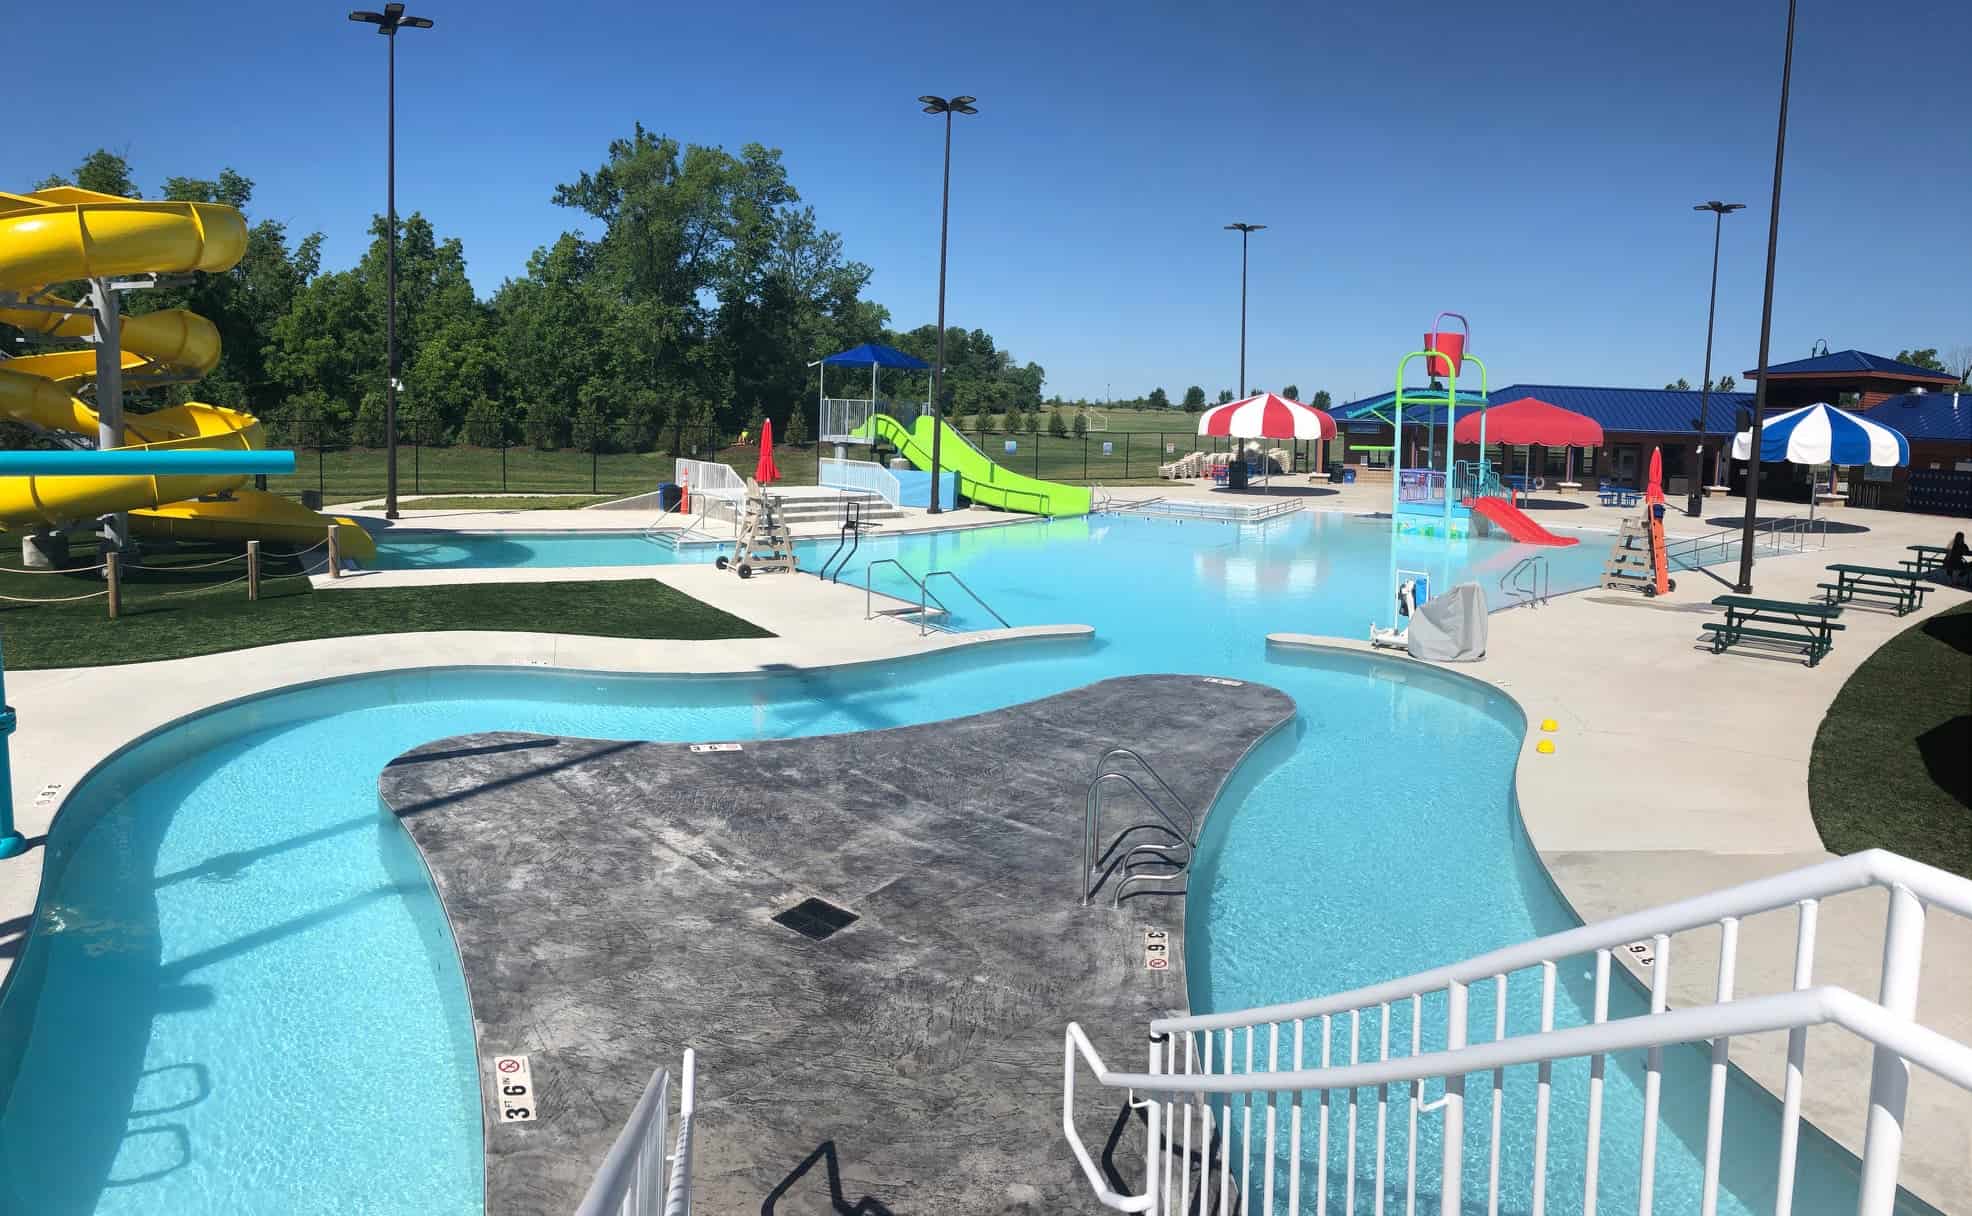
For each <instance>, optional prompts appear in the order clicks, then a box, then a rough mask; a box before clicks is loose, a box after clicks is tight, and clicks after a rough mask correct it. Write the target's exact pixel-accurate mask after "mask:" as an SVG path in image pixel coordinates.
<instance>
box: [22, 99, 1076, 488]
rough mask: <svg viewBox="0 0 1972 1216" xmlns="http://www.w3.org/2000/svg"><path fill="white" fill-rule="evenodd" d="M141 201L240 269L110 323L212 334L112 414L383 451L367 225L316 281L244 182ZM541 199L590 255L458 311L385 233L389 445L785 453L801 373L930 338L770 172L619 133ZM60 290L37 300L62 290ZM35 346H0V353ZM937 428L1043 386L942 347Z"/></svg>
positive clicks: (439, 252)
mask: <svg viewBox="0 0 1972 1216" xmlns="http://www.w3.org/2000/svg"><path fill="white" fill-rule="evenodd" d="M68 184H73V185H77V186H80V187H83V188H84V189H88V190H95V191H100V192H102V193H105V194H116V195H123V196H126V197H131V198H141V197H145V195H144V193H143V192H142V190H141V189H140V187H139V185H138V183H137V182H135V181H134V180H133V179H132V175H131V171H130V166H129V163H128V161H127V160H126V159H125V158H124V157H122V156H119V155H117V154H114V153H111V152H109V151H106V150H98V151H96V152H94V153H91V154H90V155H89V156H88V157H86V158H84V160H83V161H82V163H81V164H80V165H79V166H77V167H76V169H75V171H74V172H73V173H71V174H66V175H58V176H54V177H50V178H47V179H45V180H43V181H41V182H38V183H36V186H35V188H36V189H44V188H47V187H49V186H55V185H68ZM151 197H157V198H163V199H167V200H172V201H180V202H218V203H225V204H227V205H229V206H233V207H236V208H239V209H240V210H241V211H242V212H243V213H246V215H247V217H248V231H249V235H248V242H247V250H246V254H245V256H244V257H242V258H241V260H240V263H239V265H237V266H236V267H234V268H233V269H232V270H229V271H226V272H224V273H221V274H202V275H197V276H194V277H193V278H192V279H191V280H190V281H188V282H182V283H162V284H160V286H158V287H157V288H156V289H153V290H147V291H136V292H129V293H126V294H125V296H124V303H125V307H126V309H127V310H128V311H129V312H131V313H142V312H151V311H155V310H158V309H164V308H188V309H191V310H192V311H194V312H197V313H198V314H200V315H201V316H204V317H206V318H208V319H209V320H211V321H212V322H213V323H214V324H215V325H217V326H218V328H219V331H220V335H221V338H222V341H223V343H224V346H223V352H222V354H221V358H220V363H219V365H218V366H217V367H216V368H214V369H213V371H212V372H211V373H210V374H209V375H207V376H205V377H204V378H203V379H201V380H200V381H198V382H197V383H196V384H189V385H176V386H170V387H166V388H160V389H152V390H148V391H146V392H143V393H134V394H132V398H131V401H130V406H131V408H132V409H133V410H135V411H142V410H144V409H146V408H154V407H158V406H163V405H166V404H171V403H174V402H177V401H183V400H188V399H193V398H196V399H197V400H201V401H209V402H212V403H213V404H216V405H224V406H229V407H233V408H237V409H242V410H246V411H249V412H251V413H253V414H255V415H257V416H259V417H260V418H261V419H262V420H263V421H264V422H265V423H266V425H267V426H268V428H269V430H270V432H271V436H272V438H273V440H274V441H276V442H279V443H286V444H300V445H304V446H307V445H315V444H328V445H331V446H335V445H340V444H354V445H356V446H365V447H369V446H378V445H380V444H381V443H382V442H383V440H384V426H385V422H384V392H383V389H384V376H385V371H384V369H385V362H386V355H385V325H384V318H385V309H386V271H385V257H386V255H385V237H386V232H385V223H384V220H383V218H382V217H380V216H379V217H374V218H373V220H372V223H371V226H370V237H371V241H370V244H369V247H368V248H367V250H366V251H365V252H364V254H363V256H362V257H361V259H360V260H359V261H358V262H357V264H356V265H354V266H352V267H349V268H348V269H345V270H325V269H324V268H323V267H322V264H321V263H322V258H321V248H322V234H321V233H319V232H316V233H309V234H307V235H305V236H302V237H300V238H299V239H296V238H294V236H293V235H292V234H290V233H289V232H288V230H287V227H286V226H285V225H284V224H282V223H281V222H279V221H278V220H273V219H265V218H260V219H256V218H254V216H253V214H252V203H253V182H252V180H251V179H250V178H248V177H246V176H245V175H243V174H241V173H239V172H237V171H235V170H233V169H230V168H229V169H226V170H224V171H223V172H221V173H220V174H219V175H218V176H217V177H216V178H211V179H205V178H193V177H169V178H167V179H165V181H164V183H163V186H162V189H161V190H160V191H158V192H157V193H155V194H153V195H151ZM553 199H554V201H555V202H556V203H557V204H558V205H560V206H563V207H566V208H568V209H569V210H570V211H571V212H574V213H576V214H579V215H580V216H582V217H584V218H585V219H587V220H591V221H595V222H596V223H597V225H598V226H599V227H600V235H598V236H596V237H595V238H593V239H591V238H589V237H587V236H584V235H583V234H582V233H580V232H576V231H567V232H563V233H561V234H559V235H558V236H556V237H555V238H554V239H553V240H552V241H550V242H549V243H547V244H545V245H543V246H541V247H539V248H537V249H536V250H535V251H534V254H533V255H532V256H531V257H530V258H529V259H528V263H527V267H526V270H525V272H524V273H523V274H522V275H520V276H519V277H516V278H510V279H507V280H506V281H505V282H503V283H502V284H501V285H500V287H499V289H498V290H497V291H495V292H494V293H493V294H492V296H491V298H490V299H481V298H479V297H478V295H477V294H476V293H475V292H474V290H473V288H472V284H471V282H470V281H469V279H468V278H467V276H466V250H465V248H464V246H463V244H462V243H461V242H460V241H459V240H458V239H457V238H456V237H445V236H442V235H440V234H439V233H438V232H437V231H436V230H435V229H434V228H433V226H432V224H431V222H430V221H429V220H428V219H427V218H426V217H425V216H424V215H422V214H421V213H418V212H412V213H411V214H409V215H407V216H402V217H400V218H399V222H398V233H397V238H398V239H397V299H398V310H397V341H398V367H399V380H400V384H401V388H400V391H399V396H398V407H399V437H400V439H403V440H415V441H420V442H425V443H454V442H458V443H468V444H474V445H481V446H489V447H490V446H497V445H501V444H506V443H521V442H524V443H528V444H532V445H534V446H537V447H540V448H544V449H554V448H559V447H563V446H574V447H578V448H582V449H584V450H588V449H592V448H593V449H596V450H604V451H608V450H646V449H649V448H651V447H653V446H657V445H662V444H665V443H667V442H668V443H670V444H672V445H674V448H673V450H675V445H676V444H677V443H678V440H679V438H680V436H681V434H682V433H683V432H685V431H691V432H692V433H693V434H694V436H695V437H696V438H697V441H699V442H703V441H704V437H705V435H706V433H707V432H711V433H713V434H715V435H717V434H725V435H732V434H737V433H739V432H741V431H743V430H747V429H749V428H751V427H753V426H755V425H757V423H758V422H759V421H760V420H761V419H762V418H769V417H771V418H772V419H774V421H775V422H776V424H777V426H778V427H779V428H780V429H781V433H782V434H783V435H784V436H786V437H787V438H788V439H791V440H794V441H797V442H799V441H800V440H801V439H802V438H803V434H802V432H803V431H805V430H806V429H807V427H808V425H809V423H808V418H809V414H810V412H811V408H812V403H813V401H814V379H813V377H814V372H813V371H812V370H811V369H810V368H809V366H808V364H809V363H810V362H812V361H813V360H814V359H815V358H817V357H819V356H820V355H823V354H827V353H830V352H832V351H837V350H842V349H846V348H848V347H850V346H854V345H856V344H857V343H860V342H882V343H885V344H887V345H891V346H895V347H897V348H899V349H901V350H904V351H907V352H909V353H911V354H914V355H917V356H918V357H919V358H922V359H925V360H926V361H927V362H928V361H929V360H930V359H931V358H932V357H933V355H934V354H935V352H936V349H937V342H938V331H937V328H936V326H931V325H925V326H919V327H917V328H915V329H911V330H907V331H903V332H899V331H896V330H893V329H891V328H890V327H889V321H890V315H889V313H888V311H887V310H886V309H884V308H883V307H882V306H881V305H880V304H878V303H876V302H874V301H872V300H869V299H867V298H865V296H864V290H865V288H866V287H867V286H868V283H869V279H870V268H869V267H868V266H866V265H864V264H863V263H860V262H856V261H853V260H851V259H849V258H848V257H847V256H846V255H845V254H844V251H843V248H842V241H841V238H840V237H839V236H837V235H836V234H835V233H833V232H830V231H828V230H827V229H825V228H823V227H822V226H821V224H820V223H819V222H818V220H817V219H816V216H815V213H814V209H813V208H812V207H808V206H804V205H802V203H801V198H800V195H799V194H798V193H797V191H796V190H795V188H794V185H793V183H792V182H790V181H789V179H788V174H787V171H786V168H785V166H784V165H783V164H782V162H781V156H780V153H779V152H778V151H776V150H773V149H769V148H765V147H762V146H760V145H758V144H748V145H746V146H745V147H744V148H742V149H740V150H739V151H738V152H737V153H733V152H728V151H726V150H724V149H721V148H716V147H703V146H699V145H685V144H681V143H679V142H678V141H677V140H674V139H670V138H668V137H663V136H658V135H655V134H653V133H651V132H649V131H647V130H645V129H644V128H643V127H642V126H641V125H639V126H637V127H636V128H635V129H634V130H633V132H632V133H631V134H630V135H629V136H628V137H626V138H622V139H618V140H613V141H611V143H610V144H609V146H608V149H607V151H606V153H605V155H604V157H603V159H602V161H601V162H600V163H599V164H597V165H596V166H594V167H593V168H590V169H587V170H584V171H583V172H581V173H579V174H578V175H576V176H575V178H574V180H572V181H569V182H565V183H563V184H561V185H559V186H557V187H556V188H555V190H554V193H553ZM82 289H83V288H82V286H81V285H77V284H69V285H65V286H63V287H58V288H57V290H58V291H61V290H68V291H72V292H75V293H76V294H80V292H81V290H82ZM46 345H47V344H46V343H43V342H41V341H40V340H38V339H36V338H34V337H32V336H27V335H22V334H20V333H19V332H18V331H13V330H11V329H9V328H8V327H4V326H0V351H5V352H6V353H28V352H32V351H34V350H37V349H42V348H44V347H45V346H46ZM946 368H947V372H946V377H945V382H946V388H947V397H948V400H949V401H950V403H951V406H952V407H953V408H955V409H960V410H970V409H973V408H976V407H978V406H980V405H985V406H988V407H990V408H994V409H999V410H1013V409H1034V408H1038V407H1039V405H1040V403H1041V386H1042V384H1043V382H1044V381H1045V379H1046V372H1045V370H1044V369H1043V368H1042V367H1041V366H1040V365H1039V364H1036V363H1032V362H1027V363H1021V362H1020V361H1018V360H1016V359H1015V358H1014V357H1013V355H1012V353H1011V352H1009V351H1006V350H1004V349H1002V348H1000V347H999V346H998V345H997V344H996V343H995V341H994V339H993V337H992V335H990V334H988V333H986V332H985V331H984V330H978V329H974V330H967V329H964V328H958V327H954V328H950V329H948V330H947V332H946ZM884 388H885V390H886V395H888V396H892V397H894V398H898V399H903V400H911V399H918V400H922V399H924V398H926V397H927V396H928V395H929V393H928V384H927V375H926V374H925V373H918V374H915V375H913V374H910V373H888V374H887V375H886V377H885V384H884Z"/></svg>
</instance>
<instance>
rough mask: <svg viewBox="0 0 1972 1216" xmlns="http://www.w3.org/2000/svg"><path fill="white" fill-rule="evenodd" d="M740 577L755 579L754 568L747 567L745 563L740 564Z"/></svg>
mask: <svg viewBox="0 0 1972 1216" xmlns="http://www.w3.org/2000/svg"><path fill="white" fill-rule="evenodd" d="M739 576H740V577H741V578H752V577H753V567H752V566H749V565H747V564H746V563H745V562H741V563H740V568H739Z"/></svg>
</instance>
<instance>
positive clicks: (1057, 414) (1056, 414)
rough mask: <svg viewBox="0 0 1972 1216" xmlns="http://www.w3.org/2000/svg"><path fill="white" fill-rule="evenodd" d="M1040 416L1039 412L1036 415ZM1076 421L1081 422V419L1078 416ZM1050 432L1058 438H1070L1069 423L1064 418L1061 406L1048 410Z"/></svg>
mask: <svg viewBox="0 0 1972 1216" xmlns="http://www.w3.org/2000/svg"><path fill="white" fill-rule="evenodd" d="M1039 416H1040V415H1039V414H1036V415H1035V417H1037V418H1038V417H1039ZM1076 421H1077V422H1080V421H1081V419H1079V418H1077V419H1076ZM1048 434H1050V435H1053V436H1054V437H1055V438H1056V439H1066V438H1068V423H1066V422H1064V421H1063V420H1062V417H1061V408H1060V407H1059V406H1057V407H1055V408H1054V409H1052V410H1050V411H1048Z"/></svg>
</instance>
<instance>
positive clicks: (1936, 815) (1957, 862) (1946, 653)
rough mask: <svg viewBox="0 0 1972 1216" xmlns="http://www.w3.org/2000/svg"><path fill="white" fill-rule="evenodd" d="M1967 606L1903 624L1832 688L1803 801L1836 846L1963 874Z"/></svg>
mask: <svg viewBox="0 0 1972 1216" xmlns="http://www.w3.org/2000/svg"><path fill="white" fill-rule="evenodd" d="M1968 689H1972V604H1961V605H1959V606H1958V607H1957V608H1954V609H1952V610H1951V611H1950V612H1945V613H1941V614H1939V615H1937V616H1934V617H1932V618H1931V619H1930V620H1928V621H1925V622H1923V623H1922V624H1919V625H1913V626H1911V627H1910V628H1909V629H1906V630H1904V631H1903V633H1901V634H1899V635H1898V636H1897V637H1896V638H1895V639H1893V640H1892V641H1890V642H1889V643H1888V644H1886V645H1885V646H1884V647H1883V648H1882V649H1881V650H1878V651H1877V652H1876V653H1875V654H1873V655H1871V656H1870V657H1869V659H1868V661H1866V662H1865V663H1863V665H1862V666H1861V667H1859V668H1858V669H1857V670H1856V673H1855V674H1854V675H1852V676H1850V677H1849V682H1848V683H1847V684H1844V685H1843V686H1842V691H1841V692H1840V693H1839V694H1837V695H1836V698H1835V703H1834V704H1833V705H1831V706H1830V707H1829V709H1828V716H1827V717H1826V718H1823V719H1822V723H1821V730H1820V731H1819V732H1818V733H1817V734H1816V735H1815V746H1814V754H1813V757H1812V759H1811V760H1810V761H1809V763H1808V801H1809V804H1810V806H1811V807H1812V809H1813V812H1814V820H1815V827H1816V828H1817V829H1818V830H1819V831H1820V832H1821V839H1822V842H1823V843H1824V844H1826V845H1827V846H1828V848H1829V849H1830V850H1831V851H1833V852H1836V853H1853V852H1855V851H1857V850H1859V849H1869V848H1884V849H1890V850H1892V851H1894V852H1897V853H1902V854H1903V855H1904V856H1906V857H1912V858H1915V859H1917V860H1918V861H1923V862H1928V863H1930V864H1931V865H1934V866H1937V867H1939V868H1940V869H1944V870H1950V871H1951V872H1953V873H1955V874H1963V875H1966V876H1967V877H1972V694H1968V692H1967V690H1968Z"/></svg>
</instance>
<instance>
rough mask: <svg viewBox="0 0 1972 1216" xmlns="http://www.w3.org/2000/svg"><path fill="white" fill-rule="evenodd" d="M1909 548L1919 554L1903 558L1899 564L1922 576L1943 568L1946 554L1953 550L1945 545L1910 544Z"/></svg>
mask: <svg viewBox="0 0 1972 1216" xmlns="http://www.w3.org/2000/svg"><path fill="white" fill-rule="evenodd" d="M1907 548H1909V549H1910V551H1911V552H1912V553H1915V554H1917V556H1916V557H1906V558H1902V559H1900V560H1899V562H1898V564H1899V565H1901V566H1903V567H1904V568H1905V569H1907V570H1909V571H1911V573H1913V574H1916V575H1918V576H1919V577H1920V578H1921V577H1922V576H1924V575H1926V574H1929V573H1931V571H1933V570H1937V569H1940V568H1942V567H1943V566H1944V564H1945V554H1947V553H1949V552H1951V550H1949V549H1947V548H1945V546H1943V545H1909V546H1907Z"/></svg>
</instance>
